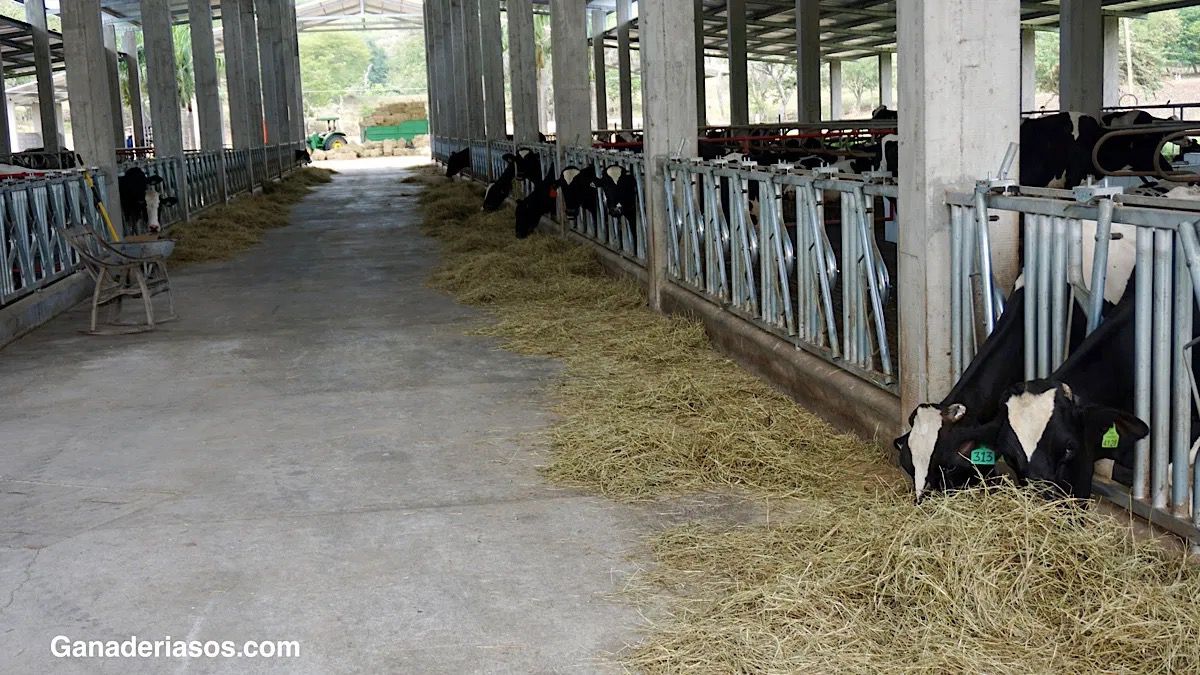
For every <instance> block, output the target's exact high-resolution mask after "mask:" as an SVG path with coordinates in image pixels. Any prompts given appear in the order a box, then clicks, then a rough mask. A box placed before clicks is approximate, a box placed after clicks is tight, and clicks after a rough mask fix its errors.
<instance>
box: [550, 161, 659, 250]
mask: <svg viewBox="0 0 1200 675" xmlns="http://www.w3.org/2000/svg"><path fill="white" fill-rule="evenodd" d="M564 158H565V159H564V161H565V162H566V163H567V165H568V166H575V167H576V168H579V169H584V168H586V167H589V166H590V167H592V168H593V169H594V170H595V172H596V177H597V178H603V177H604V176H605V172H606V171H607V170H608V169H609V168H610V167H621V169H623V170H624V171H625V172H626V173H628V174H629V175H631V176H633V178H634V180H635V181H636V185H637V212H636V214H634V215H635V217H634V219H633V222H634V225H633V226H632V227H631V226H630V221H629V218H626V217H617V216H614V215H612V214H611V213H609V208H608V203H607V200H606V199H605V198H604V192H603V190H600V189H597V193H596V197H597V199H596V210H595V211H594V212H592V211H589V210H588V209H582V208H581V209H580V210H579V215H578V217H576V218H575V219H574V221H573V222H571V223H569V227H570V229H571V231H572V232H575V233H576V234H578V235H580V236H582V237H586V238H587V239H589V240H591V241H592V242H594V243H596V244H598V245H600V246H603V247H604V248H606V249H608V250H609V251H612V252H613V253H616V254H617V255H620V256H623V257H625V258H627V259H628V260H630V261H631V262H633V263H634V264H636V265H638V266H639V267H645V266H646V213H647V212H646V197H645V195H646V165H645V162H644V161H643V157H642V155H640V154H635V153H632V152H620V151H615V150H592V149H586V148H577V147H571V148H566V149H565V150H564Z"/></svg>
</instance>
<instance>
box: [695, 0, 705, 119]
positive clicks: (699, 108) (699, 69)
mask: <svg viewBox="0 0 1200 675" xmlns="http://www.w3.org/2000/svg"><path fill="white" fill-rule="evenodd" d="M693 2H694V4H695V7H694V8H693V10H692V11H694V12H695V13H696V21H695V26H696V125H697V126H701V127H705V126H708V89H707V83H706V81H705V79H706V77H707V75H708V73H707V71H706V70H705V68H704V0H693Z"/></svg>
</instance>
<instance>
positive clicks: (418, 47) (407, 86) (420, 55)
mask: <svg viewBox="0 0 1200 675" xmlns="http://www.w3.org/2000/svg"><path fill="white" fill-rule="evenodd" d="M389 56H390V59H389V60H388V86H389V87H390V88H391V89H393V90H395V91H396V92H397V93H400V94H419V93H422V92H424V91H426V90H427V88H428V83H427V82H426V80H427V79H428V73H427V72H426V71H425V39H424V37H423V36H422V35H421V34H420V33H409V34H408V35H406V36H405V37H403V38H401V39H400V40H398V41H396V43H395V44H393V45H392V47H391V52H390V54H389Z"/></svg>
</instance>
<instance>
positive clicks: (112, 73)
mask: <svg viewBox="0 0 1200 675" xmlns="http://www.w3.org/2000/svg"><path fill="white" fill-rule="evenodd" d="M119 61H120V57H119V56H118V55H117V28H116V26H114V25H112V24H109V25H107V26H105V27H104V65H105V68H106V69H107V71H108V98H109V101H110V105H111V106H112V125H113V131H112V139H113V147H114V148H120V147H123V146H124V145H125V114H124V106H123V105H121V69H120V67H119V66H118V65H117V64H118V62H119Z"/></svg>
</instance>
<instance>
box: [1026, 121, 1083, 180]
mask: <svg viewBox="0 0 1200 675" xmlns="http://www.w3.org/2000/svg"><path fill="white" fill-rule="evenodd" d="M1100 135H1101V129H1100V122H1099V120H1097V119H1096V118H1095V117H1092V116H1091V115H1085V114H1083V113H1076V112H1060V113H1055V114H1053V115H1046V116H1044V117H1030V118H1027V119H1025V120H1024V121H1022V122H1021V131H1020V139H1021V164H1020V169H1021V184H1022V185H1029V186H1033V187H1055V188H1072V187H1075V186H1076V185H1080V184H1081V183H1083V182H1084V180H1085V179H1086V178H1087V177H1088V176H1090V175H1096V169H1095V168H1094V167H1093V166H1092V149H1093V148H1095V147H1096V141H1098V140H1099V139H1100Z"/></svg>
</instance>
